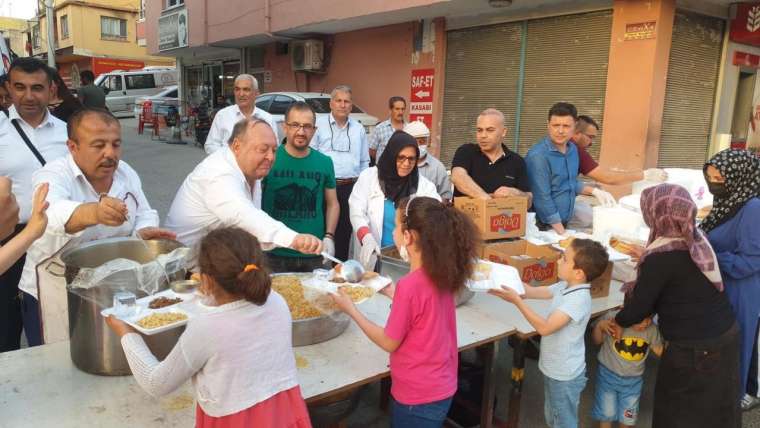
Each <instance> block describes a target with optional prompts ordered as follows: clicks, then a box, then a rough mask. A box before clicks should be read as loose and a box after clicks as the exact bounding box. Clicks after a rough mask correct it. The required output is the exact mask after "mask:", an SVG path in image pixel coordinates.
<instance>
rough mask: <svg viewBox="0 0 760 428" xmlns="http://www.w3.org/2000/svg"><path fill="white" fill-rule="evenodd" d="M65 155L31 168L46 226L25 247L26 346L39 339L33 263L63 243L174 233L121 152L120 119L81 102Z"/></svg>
mask: <svg viewBox="0 0 760 428" xmlns="http://www.w3.org/2000/svg"><path fill="white" fill-rule="evenodd" d="M68 137H69V138H68V140H67V142H66V145H67V146H68V148H69V155H68V156H65V157H62V158H59V159H57V160H55V161H52V162H49V163H47V164H46V165H45V166H44V167H43V168H42V169H40V170H39V171H37V172H35V173H34V176H33V178H32V182H33V184H34V187H37V186H39V185H41V184H42V183H48V184H49V193H48V198H47V199H48V202H49V203H50V207H49V208H48V211H47V214H48V226H47V229H46V230H45V233H44V235H43V236H42V237H41V238H40V239H39V240H37V241H36V242H35V243H34V244H32V246H31V247H30V248H29V252H28V253H27V258H26V264H25V265H24V272H23V274H22V276H21V283H20V284H19V288H20V289H21V291H23V295H24V296H23V297H24V306H25V308H24V330H25V331H26V334H27V338H28V339H29V346H37V345H41V344H42V337H41V334H40V320H39V302H38V295H37V291H38V277H37V266H38V265H39V264H40V263H42V262H43V261H45V260H47V259H49V258H51V257H53V256H55V255H56V253H58V252H59V251H60V250H61V249H62V248H63V247H64V246H65V245H67V244H70V245H73V244H79V243H83V242H88V241H94V240H96V239H104V238H112V237H117V236H130V235H133V234H137V235H139V236H140V237H141V238H142V239H159V238H167V239H174V237H175V235H174V234H173V233H172V232H169V231H166V230H162V229H159V228H158V213H157V212H156V210H154V209H151V207H150V204H149V203H148V200H147V199H146V198H145V194H144V193H143V190H142V184H141V183H140V178H139V177H138V176H137V173H136V172H135V170H133V169H132V167H130V166H129V165H128V164H127V163H126V162H124V161H122V160H120V157H121V125H120V124H119V121H118V120H117V119H116V118H115V117H114V116H113V115H112V114H111V113H110V112H108V111H107V110H104V109H99V108H92V107H85V108H83V109H81V110H78V111H77V112H75V113H74V114H73V115H71V117H70V118H69V123H68Z"/></svg>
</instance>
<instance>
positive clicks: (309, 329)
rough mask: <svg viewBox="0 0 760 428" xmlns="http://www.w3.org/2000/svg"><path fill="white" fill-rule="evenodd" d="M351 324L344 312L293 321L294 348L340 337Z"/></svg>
mask: <svg viewBox="0 0 760 428" xmlns="http://www.w3.org/2000/svg"><path fill="white" fill-rule="evenodd" d="M285 275H287V276H297V277H299V278H301V279H306V278H309V277H311V274H310V273H273V274H272V277H276V276H285ZM350 323H351V318H349V316H348V315H346V314H344V313H343V312H340V313H335V314H333V315H322V316H320V317H314V318H304V319H300V320H293V346H307V345H313V344H315V343H322V342H326V341H328V340H330V339H332V338H335V337H338V336H340V335H341V334H342V333H343V332H344V331H346V329H347V328H348V325H349V324H350Z"/></svg>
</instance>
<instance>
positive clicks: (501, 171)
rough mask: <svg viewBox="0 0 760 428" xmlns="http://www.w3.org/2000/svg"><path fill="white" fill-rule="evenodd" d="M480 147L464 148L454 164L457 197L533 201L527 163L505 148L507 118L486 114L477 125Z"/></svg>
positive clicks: (492, 112) (491, 110) (487, 111)
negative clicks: (509, 198)
mask: <svg viewBox="0 0 760 428" xmlns="http://www.w3.org/2000/svg"><path fill="white" fill-rule="evenodd" d="M475 136H476V139H477V144H469V143H467V144H464V145H462V146H461V147H460V148H458V149H457V151H456V153H455V154H454V159H453V160H452V161H451V166H452V168H451V181H452V182H453V183H454V197H457V196H470V197H472V198H479V199H490V198H492V197H497V198H498V197H506V196H527V197H528V198H530V197H531V193H530V185H529V183H528V175H527V174H528V173H527V169H526V168H525V160H523V158H522V157H521V156H520V155H518V154H517V153H515V152H513V151H510V150H509V149H508V148H507V146H506V145H504V142H503V141H504V137H506V136H507V128H506V127H505V126H504V114H503V113H502V112H500V111H499V110H496V109H494V108H489V109H485V110H483V112H482V113H480V115H479V116H478V121H477V124H476V134H475Z"/></svg>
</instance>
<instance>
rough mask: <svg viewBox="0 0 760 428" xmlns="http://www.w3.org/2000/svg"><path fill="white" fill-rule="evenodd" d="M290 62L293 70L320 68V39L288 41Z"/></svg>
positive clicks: (322, 51)
mask: <svg viewBox="0 0 760 428" xmlns="http://www.w3.org/2000/svg"><path fill="white" fill-rule="evenodd" d="M289 50H290V64H291V67H292V68H293V71H317V70H321V69H322V59H323V58H324V44H323V43H322V41H321V40H296V41H292V42H290V48H289Z"/></svg>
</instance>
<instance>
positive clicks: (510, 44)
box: [441, 23, 520, 165]
mask: <svg viewBox="0 0 760 428" xmlns="http://www.w3.org/2000/svg"><path fill="white" fill-rule="evenodd" d="M519 72H520V23H507V24H499V25H494V26H489V27H479V28H471V29H465V30H457V31H450V32H449V33H448V36H447V47H446V81H445V84H444V97H443V115H442V117H443V118H442V121H443V122H442V123H443V125H442V127H441V128H442V130H441V161H442V162H443V163H444V164H446V165H451V159H452V158H453V157H454V152H456V150H457V148H459V146H461V145H462V144H464V143H473V142H475V120H476V119H477V117H478V114H479V113H480V112H481V111H483V110H485V109H486V108H488V107H494V108H497V109H499V110H501V111H502V112H503V113H504V115H505V118H506V126H507V128H509V131H508V132H509V134H508V135H507V138H506V140H505V144H507V145H509V146H513V141H514V140H513V138H514V134H513V130H514V129H513V128H514V123H515V108H516V102H515V100H516V99H517V81H518V74H519Z"/></svg>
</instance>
